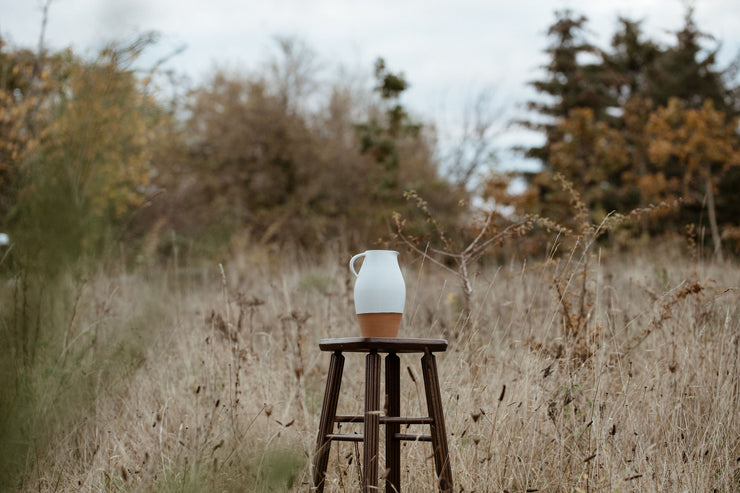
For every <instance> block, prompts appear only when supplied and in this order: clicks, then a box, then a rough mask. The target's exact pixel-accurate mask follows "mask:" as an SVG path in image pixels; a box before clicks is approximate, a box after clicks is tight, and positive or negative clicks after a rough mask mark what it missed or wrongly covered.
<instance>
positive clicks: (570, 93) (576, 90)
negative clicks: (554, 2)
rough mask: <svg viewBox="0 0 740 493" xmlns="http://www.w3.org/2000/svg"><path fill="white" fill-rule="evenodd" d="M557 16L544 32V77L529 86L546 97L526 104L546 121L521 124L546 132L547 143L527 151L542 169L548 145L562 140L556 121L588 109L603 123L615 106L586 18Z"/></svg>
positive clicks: (566, 14) (566, 12)
mask: <svg viewBox="0 0 740 493" xmlns="http://www.w3.org/2000/svg"><path fill="white" fill-rule="evenodd" d="M556 17H557V19H556V21H555V23H554V24H553V25H552V26H550V28H549V29H548V32H547V35H548V37H549V38H550V39H551V40H552V41H551V43H550V45H549V46H548V48H547V49H546V50H545V52H546V53H547V54H548V55H549V56H550V62H549V63H548V64H547V65H545V66H544V67H543V68H544V69H545V78H544V79H542V80H536V81H532V82H531V83H530V84H531V85H532V86H533V87H534V88H535V89H537V91H538V92H540V93H542V94H544V95H546V96H547V98H546V100H545V101H530V102H529V103H528V104H527V108H528V109H529V110H531V111H534V112H536V113H539V114H540V115H542V116H544V117H545V119H546V121H544V122H533V121H528V122H521V123H523V124H524V126H525V127H527V128H530V129H534V130H539V131H544V132H545V135H546V137H547V141H546V143H545V144H544V145H543V146H541V147H532V148H530V149H527V150H526V156H527V157H532V158H537V159H539V160H541V161H542V163H543V164H544V165H545V167H548V165H549V153H550V151H549V149H550V145H551V144H552V143H553V142H558V141H560V140H561V139H562V133H561V132H560V131H559V130H558V126H557V120H558V119H562V118H567V117H568V115H569V114H570V112H571V110H573V109H575V108H588V109H590V110H591V111H592V112H593V114H594V116H595V118H596V120H602V119H604V118H605V116H606V115H607V109H608V108H609V107H611V106H613V104H614V98H613V96H612V95H611V94H610V91H609V82H608V79H607V73H606V72H605V71H604V68H603V65H602V63H601V50H599V49H598V48H597V47H596V46H595V45H593V44H592V43H591V42H590V41H588V39H587V37H586V23H587V21H588V19H587V18H586V17H585V16H583V15H581V16H576V15H575V14H574V13H573V12H572V11H570V10H563V11H558V12H556Z"/></svg>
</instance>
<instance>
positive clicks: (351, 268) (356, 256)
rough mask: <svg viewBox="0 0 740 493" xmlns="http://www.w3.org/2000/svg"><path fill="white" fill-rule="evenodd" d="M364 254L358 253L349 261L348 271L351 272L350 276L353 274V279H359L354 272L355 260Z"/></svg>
mask: <svg viewBox="0 0 740 493" xmlns="http://www.w3.org/2000/svg"><path fill="white" fill-rule="evenodd" d="M366 253H367V252H362V253H358V254H357V255H355V256H354V257H352V259H351V260H350V261H349V270H351V271H352V274H354V275H355V277H359V274H358V273H357V271H356V270H355V260H357V259H358V258H360V257H364V256H365V254H366Z"/></svg>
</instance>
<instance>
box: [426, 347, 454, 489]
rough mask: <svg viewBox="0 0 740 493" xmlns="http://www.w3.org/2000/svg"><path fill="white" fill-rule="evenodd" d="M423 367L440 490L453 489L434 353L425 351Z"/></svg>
mask: <svg viewBox="0 0 740 493" xmlns="http://www.w3.org/2000/svg"><path fill="white" fill-rule="evenodd" d="M421 368H422V372H423V374H424V389H425V391H426V397H427V409H428V410H429V416H430V417H431V418H432V420H433V422H432V424H431V435H432V448H434V465H435V467H436V469H437V476H438V477H439V489H440V491H445V492H448V491H449V492H451V491H452V468H451V467H450V454H449V451H448V450H447V431H446V430H445V417H444V410H443V408H442V396H441V395H440V393H439V376H438V375H437V363H436V359H435V358H434V354H432V353H430V352H428V351H427V352H425V353H424V356H423V357H422V358H421Z"/></svg>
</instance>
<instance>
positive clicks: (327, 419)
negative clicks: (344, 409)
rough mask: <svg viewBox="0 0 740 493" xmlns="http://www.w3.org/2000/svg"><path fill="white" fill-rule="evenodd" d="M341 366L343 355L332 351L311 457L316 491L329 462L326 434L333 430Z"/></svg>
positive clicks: (321, 489) (328, 445)
mask: <svg viewBox="0 0 740 493" xmlns="http://www.w3.org/2000/svg"><path fill="white" fill-rule="evenodd" d="M343 368H344V356H342V353H341V352H340V351H337V352H335V353H332V355H331V361H330V363H329V374H328V375H327V376H326V390H325V391H324V404H323V405H322V406H321V419H320V420H319V436H318V437H317V438H316V454H315V455H314V458H313V460H314V463H313V488H312V491H315V492H317V493H321V492H323V491H324V478H325V476H326V466H327V464H328V463H329V452H330V450H331V440H330V439H329V438H327V435H329V434H331V432H332V431H333V430H334V418H335V417H336V415H337V403H338V402H339V389H340V387H341V386H342V369H343Z"/></svg>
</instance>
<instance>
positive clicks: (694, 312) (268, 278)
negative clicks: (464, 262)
mask: <svg viewBox="0 0 740 493" xmlns="http://www.w3.org/2000/svg"><path fill="white" fill-rule="evenodd" d="M345 256H346V255H343V254H342V255H340V254H336V253H333V252H327V253H326V254H325V255H324V256H323V257H318V256H316V257H308V256H300V255H283V256H278V255H274V254H268V253H266V252H264V251H261V250H253V251H248V252H244V253H242V254H241V255H239V256H236V257H235V258H233V259H229V260H228V261H224V262H223V263H221V264H219V262H217V261H214V262H213V263H208V264H205V265H203V266H202V267H199V268H193V267H190V268H187V269H186V268H183V267H178V268H175V267H172V266H169V267H156V268H150V269H140V270H138V271H137V272H138V273H135V274H131V273H123V272H122V271H121V270H120V269H117V268H108V269H105V271H106V272H105V273H99V272H96V273H92V274H90V275H88V276H87V277H86V278H85V280H84V281H80V282H73V281H69V283H68V285H67V286H66V287H65V290H64V292H65V293H67V294H66V296H67V298H68V301H69V303H68V305H66V306H69V307H71V308H67V309H64V310H62V315H60V320H62V321H63V322H61V325H60V326H61V327H62V329H60V330H59V332H58V335H57V336H56V337H57V338H56V339H54V338H53V337H51V336H50V338H51V339H52V341H51V342H49V343H48V344H46V345H42V349H40V350H39V355H38V356H37V357H36V363H35V364H34V365H32V366H31V369H29V370H28V376H27V378H28V382H31V383H29V384H28V389H30V390H29V391H28V392H29V396H28V399H27V403H28V407H27V408H26V409H25V410H24V408H22V407H19V408H18V409H16V411H15V413H16V417H15V418H12V419H15V420H16V421H17V422H18V423H19V424H18V426H19V429H25V428H23V427H27V428H30V429H37V430H40V431H39V432H38V433H37V434H36V435H34V436H35V437H36V438H35V441H34V442H33V444H32V445H31V446H30V447H28V448H26V449H23V450H24V452H23V454H20V455H18V457H20V459H18V460H16V461H15V462H12V461H11V462H8V459H7V458H6V459H5V460H6V463H8V464H11V463H12V464H13V466H14V467H16V468H17V470H19V471H20V474H19V476H18V477H20V478H21V479H18V480H17V486H18V488H19V489H20V490H24V491H44V492H51V491H95V492H97V491H172V492H175V491H178V492H179V491H187V492H191V491H192V492H196V491H198V492H199V491H214V492H220V491H265V492H267V491H308V490H309V489H310V477H311V476H310V460H311V457H312V455H313V447H314V445H315V441H316V432H317V429H318V416H319V412H320V406H321V400H322V394H323V390H324V384H325V377H326V372H327V368H328V362H329V355H328V354H326V353H322V352H320V351H319V350H318V340H319V339H321V338H327V337H342V336H354V335H358V334H359V328H358V326H357V322H356V320H355V318H354V312H353V305H352V278H351V274H350V273H349V270H348V269H347V266H346V264H347V262H348V260H349V256H346V258H345ZM401 264H402V266H403V268H404V275H405V279H406V284H407V304H406V307H407V308H406V314H405V315H404V321H403V323H402V326H401V335H402V336H404V337H434V338H436V337H444V338H447V339H448V340H449V342H450V347H449V349H448V351H447V352H446V353H441V354H439V355H438V364H439V372H440V382H441V390H442V395H443V399H444V409H445V415H446V420H447V432H448V438H449V445H450V453H451V459H452V471H453V476H454V481H455V491H456V492H457V491H465V492H472V491H477V492H498V491H509V492H525V491H531V492H534V491H541V492H546V491H552V492H561V491H562V492H581V491H583V492H586V491H589V492H591V491H599V492H602V491H603V492H617V491H618V492H626V491H634V492H643V491H653V492H673V491H676V492H681V491H686V492H698V491H718V492H733V491H740V303H738V301H739V300H740V291H738V279H740V269H739V268H738V266H737V264H735V263H732V262H727V263H725V264H722V265H717V264H714V263H712V262H708V261H698V262H697V261H694V260H692V259H691V257H690V255H688V254H681V253H678V252H677V251H676V250H673V249H670V248H659V249H658V248H656V249H651V250H647V251H645V252H643V253H640V254H630V255H629V256H627V255H617V254H608V255H607V254H605V253H604V254H600V253H598V252H596V253H595V254H594V256H592V257H591V259H590V262H589V264H588V267H587V269H586V270H585V272H586V273H587V275H586V276H585V278H584V276H583V272H584V269H583V262H582V261H579V259H570V260H569V258H568V256H565V257H563V258H562V259H561V260H560V261H559V262H556V261H550V262H545V263H541V264H534V263H526V264H525V263H522V262H511V263H508V264H505V265H503V266H485V267H480V271H479V272H478V273H477V275H476V277H475V290H474V293H473V303H472V312H471V316H470V320H469V321H467V323H464V321H462V320H459V319H458V315H459V314H460V313H461V310H460V301H459V299H460V298H459V294H458V285H457V283H456V281H455V280H454V279H450V278H448V277H445V276H446V274H443V273H442V272H441V271H440V270H439V269H437V268H436V267H434V266H433V265H431V264H429V263H428V262H427V263H424V262H421V261H420V260H419V259H418V258H414V257H412V256H411V255H410V254H404V255H403V256H402V257H401ZM556 286H560V292H561V295H564V296H565V301H566V303H565V304H561V303H559V295H558V288H556ZM6 291H8V292H7V293H5V294H4V296H5V298H6V299H8V297H10V296H11V295H12V293H10V291H11V290H10V289H9V288H7V289H6ZM60 303H61V302H60ZM564 307H565V310H564ZM65 310H66V311H65ZM565 313H567V314H568V315H567V316H568V317H569V318H567V319H565V318H564V317H565ZM401 364H402V390H401V392H402V413H407V414H410V415H418V414H419V413H423V412H425V411H420V409H425V403H424V402H423V401H422V399H423V382H421V380H420V370H419V366H418V362H417V361H416V359H415V358H412V357H410V356H406V355H402V357H401ZM403 367H408V368H409V369H408V370H406V369H404V368H403ZM344 375H345V376H344V382H343V394H342V398H341V399H340V402H339V412H340V413H346V414H354V413H358V412H360V410H361V408H362V402H361V396H362V395H363V393H362V392H363V391H362V377H363V376H364V359H363V358H362V357H361V356H358V355H351V354H350V355H348V356H347V362H346V364H345V371H344ZM412 377H413V378H412ZM6 393H7V392H6ZM16 397H17V395H16ZM19 406H22V404H19ZM11 424H12V420H11ZM345 426H351V425H345ZM358 432H359V431H358ZM412 432H413V428H412ZM429 447H430V445H429V444H428V443H406V445H405V446H404V448H403V451H402V463H403V465H404V471H403V473H402V481H403V490H404V491H410V492H428V491H434V484H435V478H434V465H433V461H432V459H431V450H430V448H429ZM381 450H382V445H381ZM6 453H7V452H6ZM358 457H362V451H361V450H358V449H356V447H355V446H354V445H352V444H349V443H346V444H345V443H340V444H337V443H335V444H333V446H332V453H331V458H330V462H329V476H328V487H327V490H326V491H348V492H353V491H358V477H359V471H358V460H357V458H358ZM380 464H381V466H380V471H381V475H382V474H383V466H382V464H383V459H382V458H381V461H380ZM381 489H382V488H381Z"/></svg>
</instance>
